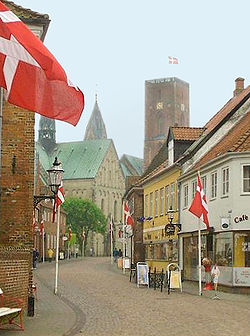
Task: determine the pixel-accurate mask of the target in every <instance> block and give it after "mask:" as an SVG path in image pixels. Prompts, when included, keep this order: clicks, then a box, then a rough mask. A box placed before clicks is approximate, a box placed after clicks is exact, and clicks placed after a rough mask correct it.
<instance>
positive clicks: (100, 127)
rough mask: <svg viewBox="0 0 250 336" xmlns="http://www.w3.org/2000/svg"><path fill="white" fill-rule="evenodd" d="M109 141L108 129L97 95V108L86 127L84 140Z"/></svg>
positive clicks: (95, 107)
mask: <svg viewBox="0 0 250 336" xmlns="http://www.w3.org/2000/svg"><path fill="white" fill-rule="evenodd" d="M95 139H107V133H106V127H105V124H104V121H103V119H102V115H101V112H100V109H99V106H98V103H97V94H96V95H95V106H94V109H93V111H92V114H91V117H90V119H89V122H88V125H87V127H86V131H85V136H84V140H95Z"/></svg>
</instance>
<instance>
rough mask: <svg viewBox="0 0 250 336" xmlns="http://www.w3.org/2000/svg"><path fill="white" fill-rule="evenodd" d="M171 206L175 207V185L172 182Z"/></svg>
mask: <svg viewBox="0 0 250 336" xmlns="http://www.w3.org/2000/svg"><path fill="white" fill-rule="evenodd" d="M170 206H171V207H172V209H174V207H175V185H174V183H171V185H170Z"/></svg>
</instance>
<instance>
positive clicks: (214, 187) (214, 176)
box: [211, 172, 217, 198]
mask: <svg viewBox="0 0 250 336" xmlns="http://www.w3.org/2000/svg"><path fill="white" fill-rule="evenodd" d="M216 197H217V172H213V173H212V174H211V198H216Z"/></svg>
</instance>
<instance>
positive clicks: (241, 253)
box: [234, 232, 250, 267]
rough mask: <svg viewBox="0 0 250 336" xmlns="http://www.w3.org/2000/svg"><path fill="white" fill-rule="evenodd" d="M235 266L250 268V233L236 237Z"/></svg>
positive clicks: (238, 234)
mask: <svg viewBox="0 0 250 336" xmlns="http://www.w3.org/2000/svg"><path fill="white" fill-rule="evenodd" d="M234 266H235V267H250V233H249V232H247V233H235V235H234Z"/></svg>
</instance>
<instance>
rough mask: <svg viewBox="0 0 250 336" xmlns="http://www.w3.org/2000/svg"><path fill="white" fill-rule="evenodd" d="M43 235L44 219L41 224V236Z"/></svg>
mask: <svg viewBox="0 0 250 336" xmlns="http://www.w3.org/2000/svg"><path fill="white" fill-rule="evenodd" d="M43 235H44V222H43V219H42V221H41V224H40V236H43Z"/></svg>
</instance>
